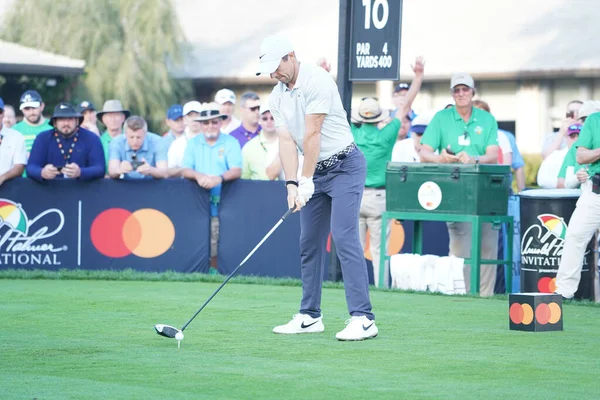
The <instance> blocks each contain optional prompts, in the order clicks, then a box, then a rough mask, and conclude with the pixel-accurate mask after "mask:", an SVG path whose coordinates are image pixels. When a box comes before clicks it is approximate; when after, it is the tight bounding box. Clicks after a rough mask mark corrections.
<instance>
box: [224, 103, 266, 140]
mask: <svg viewBox="0 0 600 400" xmlns="http://www.w3.org/2000/svg"><path fill="white" fill-rule="evenodd" d="M240 106H241V108H242V109H241V114H242V123H241V125H240V126H239V127H237V128H236V129H234V130H232V131H231V133H230V135H231V136H233V137H234V138H236V139H237V141H238V142H239V143H240V147H241V148H243V147H244V146H245V145H246V143H248V142H249V141H250V140H252V139H254V138H255V137H257V136H258V134H259V133H260V125H259V124H258V119H259V116H260V114H259V113H258V111H259V110H260V97H258V95H257V94H256V93H254V92H246V93H244V94H242V97H241V99H240Z"/></svg>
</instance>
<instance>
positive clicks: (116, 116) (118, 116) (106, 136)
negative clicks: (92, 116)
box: [97, 100, 130, 171]
mask: <svg viewBox="0 0 600 400" xmlns="http://www.w3.org/2000/svg"><path fill="white" fill-rule="evenodd" d="M129 114H130V112H129V110H125V109H124V108H123V105H122V104H121V102H120V101H119V100H106V101H105V102H104V107H102V111H100V112H99V113H98V114H97V118H98V119H99V120H100V122H102V123H103V124H104V126H106V130H105V131H104V133H102V135H100V141H101V142H102V148H103V149H104V159H105V161H106V170H107V171H108V156H109V148H110V142H111V141H112V140H113V139H114V138H116V137H117V136H119V135H121V134H123V123H124V122H125V120H126V119H127V118H128V117H129Z"/></svg>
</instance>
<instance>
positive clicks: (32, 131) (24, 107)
mask: <svg viewBox="0 0 600 400" xmlns="http://www.w3.org/2000/svg"><path fill="white" fill-rule="evenodd" d="M44 106H45V104H44V102H43V101H42V96H40V94H39V93H38V92H36V91H35V90H28V91H26V92H25V93H23V95H21V105H20V106H19V109H20V110H21V112H22V113H23V116H24V118H23V120H22V121H21V122H19V123H18V124H16V125H15V126H13V129H14V130H15V131H19V132H21V133H22V134H23V136H24V137H25V150H26V151H27V155H28V156H29V152H30V151H31V146H33V141H34V140H35V137H36V136H37V135H38V134H39V133H40V132H44V131H47V130H49V129H52V126H50V124H48V121H47V120H46V118H44V115H43V112H44Z"/></svg>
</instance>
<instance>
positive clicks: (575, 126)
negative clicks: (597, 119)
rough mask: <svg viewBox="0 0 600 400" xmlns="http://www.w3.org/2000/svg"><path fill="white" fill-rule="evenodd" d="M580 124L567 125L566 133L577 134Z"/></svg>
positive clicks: (579, 130)
mask: <svg viewBox="0 0 600 400" xmlns="http://www.w3.org/2000/svg"><path fill="white" fill-rule="evenodd" d="M582 126H583V125H581V124H572V125H569V127H568V128H567V133H568V134H569V135H575V134H577V135H578V134H579V132H581V127H582Z"/></svg>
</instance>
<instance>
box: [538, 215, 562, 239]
mask: <svg viewBox="0 0 600 400" xmlns="http://www.w3.org/2000/svg"><path fill="white" fill-rule="evenodd" d="M537 218H538V220H539V221H540V222H541V224H542V226H544V227H545V228H546V229H547V230H548V231H547V232H546V234H545V235H544V237H543V238H542V240H541V242H545V241H546V240H548V238H549V237H550V235H554V236H556V237H557V238H559V239H562V240H565V236H566V234H567V224H565V221H564V220H563V219H562V218H560V217H557V216H556V215H554V214H541V215H538V217H537Z"/></svg>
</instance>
